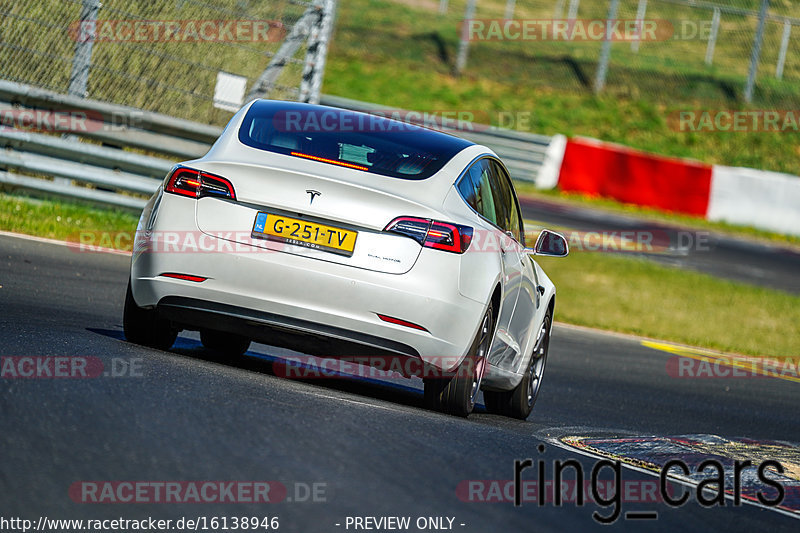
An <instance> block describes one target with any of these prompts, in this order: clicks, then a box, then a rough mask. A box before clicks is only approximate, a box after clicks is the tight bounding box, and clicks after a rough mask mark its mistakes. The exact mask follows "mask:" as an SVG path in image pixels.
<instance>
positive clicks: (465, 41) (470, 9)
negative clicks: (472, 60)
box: [456, 0, 478, 74]
mask: <svg viewBox="0 0 800 533" xmlns="http://www.w3.org/2000/svg"><path fill="white" fill-rule="evenodd" d="M477 2H478V0H467V9H466V11H465V12H464V22H462V23H461V36H460V39H461V40H460V42H459V43H458V56H457V57H456V74H461V72H462V71H463V70H464V67H466V66H467V54H468V53H469V35H466V34H467V21H469V20H470V19H472V18H473V17H474V16H475V4H476V3H477Z"/></svg>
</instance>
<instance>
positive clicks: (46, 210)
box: [0, 194, 139, 241]
mask: <svg viewBox="0 0 800 533" xmlns="http://www.w3.org/2000/svg"><path fill="white" fill-rule="evenodd" d="M138 220H139V216H138V215H133V214H131V213H130V212H125V211H112V210H109V209H102V208H93V207H87V206H84V205H80V204H72V203H69V202H54V201H49V200H33V199H30V198H24V197H19V196H10V195H6V194H0V229H2V230H5V231H13V232H17V233H24V234H26V235H36V236H38V237H47V238H50V239H58V240H65V241H67V240H69V241H77V240H78V239H77V237H78V235H79V233H80V232H82V231H90V232H96V231H108V232H117V231H122V232H130V234H133V232H134V231H136V223H137V221H138Z"/></svg>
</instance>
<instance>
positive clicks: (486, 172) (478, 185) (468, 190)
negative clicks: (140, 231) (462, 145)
mask: <svg viewBox="0 0 800 533" xmlns="http://www.w3.org/2000/svg"><path fill="white" fill-rule="evenodd" d="M490 176H491V167H490V164H489V161H488V160H486V159H481V160H479V161H476V162H475V164H473V165H472V166H471V167H470V168H469V170H468V171H467V172H466V173H465V174H464V176H463V177H462V178H461V181H460V182H459V183H458V190H459V191H460V192H461V195H462V196H463V197H464V199H465V200H466V201H467V203H468V204H469V205H470V206H472V208H473V209H474V210H475V211H477V212H478V213H480V214H481V215H483V216H484V217H485V218H486V219H487V220H489V221H490V222H492V223H493V224H498V222H497V212H496V210H495V204H496V199H495V191H494V188H493V187H492V183H491V177H490ZM498 225H499V224H498Z"/></svg>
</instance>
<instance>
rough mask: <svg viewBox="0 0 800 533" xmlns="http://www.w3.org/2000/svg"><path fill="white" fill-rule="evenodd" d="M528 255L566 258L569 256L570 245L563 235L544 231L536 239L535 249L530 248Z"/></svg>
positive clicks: (547, 230)
mask: <svg viewBox="0 0 800 533" xmlns="http://www.w3.org/2000/svg"><path fill="white" fill-rule="evenodd" d="M527 251H528V253H532V254H534V255H541V256H548V257H566V256H568V255H569V245H568V244H567V239H565V238H564V236H563V235H560V234H558V233H556V232H555V231H550V230H549V229H544V230H542V232H541V233H540V234H539V238H538V239H536V244H535V245H534V247H533V248H528V250H527Z"/></svg>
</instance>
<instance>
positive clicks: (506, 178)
mask: <svg viewBox="0 0 800 533" xmlns="http://www.w3.org/2000/svg"><path fill="white" fill-rule="evenodd" d="M491 159H492V161H494V162H495V163H497V166H498V167H499V169H500V174H501V175H500V176H498V179H499V180H500V181H501V182H504V183H505V186H506V187H507V188H508V192H509V193H510V194H511V200H512V202H513V203H512V204H511V208H512V209H516V212H517V221H518V224H519V227H518V228H517V231H518V232H519V238H517V237H514V240H515V241H517V242H518V243H519V244H521V245H522V247H523V248H524V247H525V222H524V220H523V218H522V209H521V207H520V205H519V197H518V196H517V191H516V189H515V188H514V183H513V181H512V180H511V174H510V173H509V172H508V169H507V168H506V167H505V165H503V162H502V161H500V160H499V159H495V158H491ZM503 230H504V231H505V228H504V229H503Z"/></svg>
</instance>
